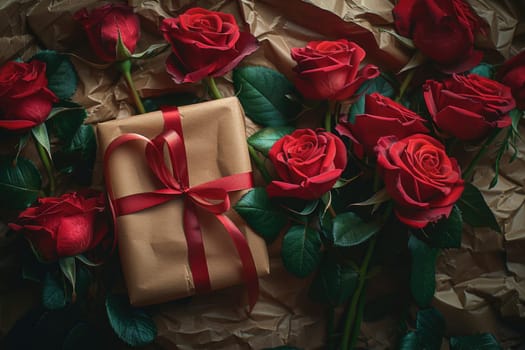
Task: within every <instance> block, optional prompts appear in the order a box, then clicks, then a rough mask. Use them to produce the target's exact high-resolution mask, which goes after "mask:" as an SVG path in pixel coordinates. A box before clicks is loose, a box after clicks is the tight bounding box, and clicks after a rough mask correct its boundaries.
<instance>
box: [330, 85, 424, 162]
mask: <svg viewBox="0 0 525 350" xmlns="http://www.w3.org/2000/svg"><path fill="white" fill-rule="evenodd" d="M336 130H337V131H338V132H339V133H340V134H341V135H344V136H348V137H349V138H350V140H352V142H353V149H354V152H355V153H356V155H357V156H359V157H362V156H363V154H364V153H366V154H367V155H369V156H371V155H372V156H373V155H375V153H374V147H375V146H376V144H377V140H379V138H381V137H383V136H389V135H393V136H396V137H397V138H398V139H402V138H404V137H407V136H409V135H413V134H418V133H428V132H429V130H428V129H427V127H426V126H425V119H423V118H422V117H420V116H419V115H417V114H416V113H414V112H412V111H411V110H410V109H408V108H405V107H404V106H402V105H401V104H399V103H397V102H394V101H392V100H391V99H389V98H388V97H385V96H383V95H380V94H378V93H377V92H374V93H373V94H370V95H366V96H365V114H359V115H356V116H355V120H354V121H353V122H349V121H348V120H346V119H345V120H341V121H340V123H339V124H338V125H337V126H336Z"/></svg>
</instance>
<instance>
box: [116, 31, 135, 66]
mask: <svg viewBox="0 0 525 350" xmlns="http://www.w3.org/2000/svg"><path fill="white" fill-rule="evenodd" d="M115 53H116V56H117V57H116V60H117V61H125V60H127V59H129V58H130V57H131V54H132V53H131V52H129V50H128V48H127V47H126V45H124V43H123V42H122V37H121V36H120V31H119V32H118V36H117V43H116V44H115Z"/></svg>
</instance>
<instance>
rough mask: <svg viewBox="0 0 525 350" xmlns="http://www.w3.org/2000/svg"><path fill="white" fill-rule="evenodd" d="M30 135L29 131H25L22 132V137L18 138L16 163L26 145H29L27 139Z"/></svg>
mask: <svg viewBox="0 0 525 350" xmlns="http://www.w3.org/2000/svg"><path fill="white" fill-rule="evenodd" d="M29 136H30V134H29V133H24V134H22V135H21V136H20V139H19V140H18V145H17V147H16V155H15V159H14V160H13V161H14V162H15V163H16V162H17V161H18V157H19V156H20V152H22V150H23V149H24V147H25V146H26V145H27V141H29ZM0 137H1V136H0Z"/></svg>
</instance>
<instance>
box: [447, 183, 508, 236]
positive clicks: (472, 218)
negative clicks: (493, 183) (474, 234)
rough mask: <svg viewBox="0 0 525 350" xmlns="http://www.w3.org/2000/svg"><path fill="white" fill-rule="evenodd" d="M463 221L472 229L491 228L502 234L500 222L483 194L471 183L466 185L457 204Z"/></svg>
mask: <svg viewBox="0 0 525 350" xmlns="http://www.w3.org/2000/svg"><path fill="white" fill-rule="evenodd" d="M457 205H458V207H459V209H460V210H461V214H462V215H463V220H464V221H465V222H466V223H467V224H469V225H470V226H472V227H490V228H492V229H493V230H495V231H497V232H501V229H500V227H499V224H498V222H497V221H496V218H495V217H494V214H493V213H492V210H490V208H489V206H488V205H487V203H486V202H485V199H484V198H483V195H482V194H481V192H480V191H479V190H478V189H477V188H476V186H474V185H473V184H471V183H467V184H465V190H464V191H463V195H462V196H461V198H460V199H459V201H458V203H457Z"/></svg>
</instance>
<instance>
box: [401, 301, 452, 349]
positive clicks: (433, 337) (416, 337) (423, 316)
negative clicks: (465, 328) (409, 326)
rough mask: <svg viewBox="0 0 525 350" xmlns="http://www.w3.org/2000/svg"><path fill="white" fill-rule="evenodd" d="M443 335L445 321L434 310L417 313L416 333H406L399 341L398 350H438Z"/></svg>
mask: <svg viewBox="0 0 525 350" xmlns="http://www.w3.org/2000/svg"><path fill="white" fill-rule="evenodd" d="M444 335H445V320H444V319H443V316H441V314H440V313H439V311H437V310H436V309H433V308H431V309H425V310H420V311H419V312H418V313H417V319H416V331H415V332H409V333H407V334H406V335H405V336H404V337H403V339H402V340H401V343H400V346H399V349H400V350H440V348H441V342H442V341H443V336H444Z"/></svg>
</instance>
